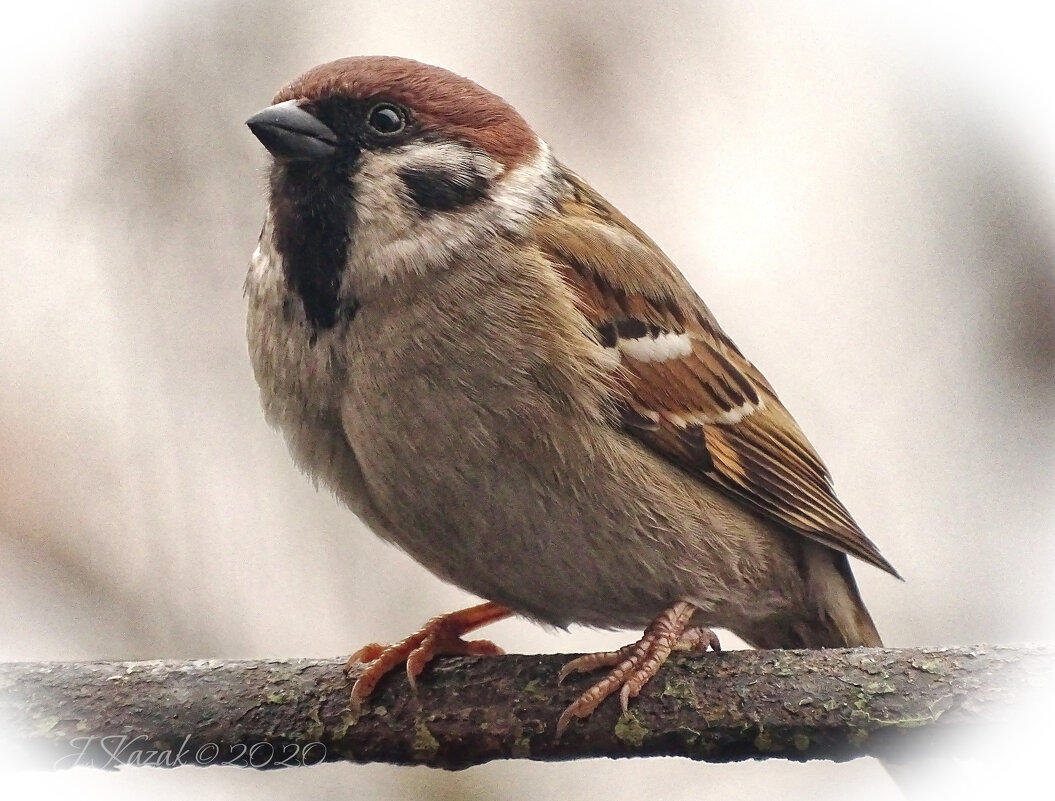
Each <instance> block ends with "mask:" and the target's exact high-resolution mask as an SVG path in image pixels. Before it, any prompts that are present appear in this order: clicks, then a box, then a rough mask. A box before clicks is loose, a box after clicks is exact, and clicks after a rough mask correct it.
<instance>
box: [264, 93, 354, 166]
mask: <svg viewBox="0 0 1055 801" xmlns="http://www.w3.org/2000/svg"><path fill="white" fill-rule="evenodd" d="M245 124H246V125H248V126H249V130H250V131H252V132H253V136H255V137H256V138H257V139H259V140H260V144H262V145H263V146H264V147H266V148H267V149H268V151H269V152H270V153H271V155H272V156H274V157H275V158H276V159H282V160H283V161H313V160H315V159H321V158H325V157H326V156H331V155H333V153H334V152H335V151H336V150H337V134H335V133H334V132H333V131H331V130H330V129H329V128H328V127H326V126H325V125H323V124H322V122H320V121H319V119H318V118H317V117H313V116H312V115H311V114H309V113H308V112H306V111H305V110H304V109H302V108H300V107H299V106H298V105H297V101H296V100H287V101H286V102H285V103H276V104H275V105H273V106H268V107H267V108H266V109H264V110H263V111H259V112H257V113H256V114H254V115H253V116H252V117H250V118H249V119H248V120H246V121H245Z"/></svg>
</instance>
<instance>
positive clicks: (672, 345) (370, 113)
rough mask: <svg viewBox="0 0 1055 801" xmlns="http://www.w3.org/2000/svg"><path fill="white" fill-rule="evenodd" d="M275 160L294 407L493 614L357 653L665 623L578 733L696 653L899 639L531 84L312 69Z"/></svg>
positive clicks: (258, 258) (759, 393) (727, 361)
mask: <svg viewBox="0 0 1055 801" xmlns="http://www.w3.org/2000/svg"><path fill="white" fill-rule="evenodd" d="M247 125H248V126H249V129H250V130H251V132H252V133H253V134H254V135H255V136H256V138H257V139H258V140H259V141H260V143H261V144H263V146H264V147H265V148H266V149H267V150H268V151H269V153H270V155H271V160H270V167H269V173H268V204H267V215H266V219H265V222H264V225H263V229H262V231H261V233H260V239H259V244H258V246H257V248H256V251H255V252H254V254H253V257H252V261H251V265H250V268H249V273H248V276H247V278H246V282H245V293H246V296H247V298H248V322H247V333H248V343H249V354H250V358H251V361H252V365H253V370H254V373H255V377H256V380H257V382H258V384H259V387H260V397H261V403H262V406H263V411H264V415H265V417H266V419H267V420H268V421H269V422H270V423H271V424H272V425H274V426H276V427H277V428H278V429H279V430H280V431H281V432H282V434H283V435H284V437H285V440H286V442H287V444H288V446H289V450H290V452H291V454H292V457H293V459H294V461H295V462H296V464H297V465H299V466H300V468H301V469H302V470H303V471H305V472H306V473H307V474H308V475H309V476H310V477H311V478H312V479H313V480H315V481H316V482H318V483H321V484H323V485H325V486H327V487H329V488H330V489H331V490H332V491H333V492H334V493H335V494H336V496H337V498H338V499H339V500H340V501H341V502H343V503H344V504H345V505H347V506H348V508H349V509H351V511H352V512H354V513H355V514H356V515H357V516H358V517H359V518H360V519H361V520H362V521H363V522H364V523H365V524H366V525H367V526H368V527H369V528H370V529H372V530H373V531H374V532H375V533H376V534H377V535H378V536H380V537H381V538H383V539H384V540H387V541H389V542H391V543H394V544H395V545H397V546H398V547H400V548H402V549H403V550H404V551H406V552H407V553H408V554H409V555H410V556H412V557H413V558H414V559H416V560H417V561H418V562H419V563H421V564H422V565H423V566H425V567H426V568H427V569H428V570H430V571H431V572H432V573H434V574H435V575H437V576H438V577H440V578H441V579H443V580H446V581H448V582H451V583H453V584H455V585H457V586H459V587H461V588H463V589H465V590H467V591H468V592H470V593H473V594H475V595H477V596H479V597H480V598H483V599H486V602H485V603H482V604H480V605H477V606H474V607H472V608H469V609H464V610H461V611H457V612H453V613H450V614H446V615H442V616H440V617H436V618H434V619H432V620H430V621H429V622H428V623H426V624H425V626H424V627H423V628H422V629H421V630H420V631H418V632H416V633H414V634H412V635H411V636H409V637H407V638H406V639H404V640H402V641H401V642H399V643H396V644H394V645H389V646H382V645H378V644H376V643H375V644H371V645H368V646H366V647H365V648H362V649H360V651H358V652H357V653H356V654H353V656H352V658H351V659H350V660H349V667H348V669H349V671H351V669H352V668H353V666H358V670H359V675H358V678H357V680H356V681H355V684H354V686H353V688H352V690H351V698H352V704H353V706H356V707H357V706H358V705H359V704H361V703H362V701H363V700H364V699H365V698H368V697H369V696H370V694H371V693H372V692H373V690H374V688H375V687H376V685H377V683H378V682H379V681H380V680H381V679H382V678H383V677H384V676H385V675H386V674H387V673H389V672H390V671H391V670H393V669H394V668H396V667H397V666H399V665H402V664H405V666H406V671H407V675H408V676H409V677H410V680H411V684H412V685H413V684H414V681H415V679H416V678H417V677H418V676H419V674H420V673H421V671H422V670H423V669H424V667H425V666H426V665H427V663H428V662H429V661H430V660H431V659H432V658H433V657H435V656H436V655H440V654H495V653H501V650H500V649H499V648H498V647H497V646H496V645H494V644H493V643H491V642H489V641H486V640H467V639H465V638H464V635H466V634H468V633H469V632H471V631H473V630H475V629H477V628H479V627H480V626H483V625H485V624H488V623H492V622H494V621H497V620H501V619H503V618H506V617H509V616H510V615H521V616H524V617H526V618H529V619H532V620H534V621H538V622H541V623H543V624H548V625H550V626H556V627H565V626H568V625H569V624H571V623H579V624H583V625H585V626H592V627H600V628H606V629H624V628H632V629H638V630H642V631H643V634H642V636H641V638H640V639H639V640H638V641H637V642H635V643H633V644H631V645H628V646H627V647H625V648H623V649H621V650H619V651H615V652H611V653H603V654H590V655H586V656H583V657H580V658H578V659H575V660H573V661H572V662H570V663H569V664H568V665H567V666H565V668H564V670H563V671H562V672H561V675H560V677H559V678H560V679H561V680H563V679H564V678H565V677H566V676H568V675H570V674H572V673H579V672H585V671H595V670H598V669H601V668H606V669H607V672H606V673H605V674H604V677H603V678H601V680H600V681H598V682H597V683H595V684H593V685H592V686H590V687H589V688H588V689H586V690H585V691H584V692H583V693H582V694H581V695H580V696H579V697H578V698H577V700H576V701H575V702H574V703H572V704H571V705H570V706H569V707H568V708H567V709H566V710H565V711H564V713H563V714H562V715H561V716H560V718H559V720H558V723H557V734H558V736H559V735H560V734H561V733H563V732H564V730H565V729H566V728H567V727H568V725H569V724H570V723H571V722H572V721H573V720H574V719H576V718H583V717H586V716H588V715H589V714H591V713H592V712H593V710H594V709H596V708H597V706H598V705H599V704H600V703H601V702H602V701H603V700H604V699H605V698H606V697H608V696H610V695H612V694H615V693H618V694H619V696H620V699H621V703H622V707H623V709H624V710H626V708H627V704H628V701H629V699H630V698H632V697H634V696H636V695H637V694H638V693H639V692H640V691H641V689H642V688H643V687H644V686H645V684H646V683H647V682H648V681H649V679H650V678H651V677H652V676H654V675H655V674H656V672H657V671H658V670H659V668H660V667H661V666H662V664H663V662H664V661H665V660H666V659H667V657H668V656H669V654H670V653H671V651H672V650H675V649H686V650H692V651H697V652H702V651H706V650H707V649H708V648H711V649H713V650H717V649H719V647H720V646H719V643H718V639H717V637H715V635H714V634H713V633H712V631H711V628H722V629H727V630H731V631H733V632H734V633H736V634H737V635H739V636H740V637H741V638H743V639H744V640H745V641H747V642H748V643H749V644H751V645H754V646H756V647H761V648H818V647H839V646H850V647H852V646H880V645H882V641H881V639H880V637H879V633H878V632H877V630H876V627H875V625H874V624H873V622H872V619H871V617H870V616H869V614H868V611H867V610H866V608H865V606H864V603H863V601H862V600H861V596H860V594H859V592H858V589H857V585H856V582H855V580H854V576H853V574H852V572H851V570H850V564H849V561H848V559H847V556H848V555H850V556H854V557H857V558H858V559H861V560H863V561H864V562H867V563H869V564H871V565H874V566H876V567H878V568H880V569H881V570H885V571H887V572H888V573H891V574H893V575H895V576H897V572H896V571H895V570H894V568H893V566H892V565H891V564H890V563H889V562H888V561H887V560H886V559H885V558H884V557H883V556H882V555H880V553H879V551H878V549H877V548H876V546H875V545H874V544H873V543H872V542H871V541H870V540H869V539H868V538H867V537H866V536H865V535H864V533H863V532H862V531H861V529H860V528H859V527H858V525H857V524H856V523H855V522H854V520H853V518H852V517H851V516H850V514H849V512H848V511H847V510H846V508H845V507H844V506H843V504H842V503H841V502H840V501H839V500H838V498H837V497H836V496H835V493H834V491H833V488H832V482H831V478H830V476H829V473H828V470H827V469H826V467H825V465H824V463H823V462H822V461H821V459H820V457H819V456H818V455H817V452H816V451H815V450H814V449H813V447H812V446H811V445H810V443H809V442H808V441H807V440H806V437H805V435H804V434H803V433H802V431H801V429H800V428H799V426H798V425H797V424H796V422H795V421H794V419H792V417H791V415H790V414H789V413H788V411H787V410H786V409H785V408H784V406H783V405H782V404H781V402H780V400H779V399H778V397H777V395H776V392H775V391H774V390H773V387H772V386H771V385H770V384H769V382H768V381H767V380H766V379H765V377H764V376H763V375H762V373H761V372H759V371H758V369H757V368H755V366H754V365H753V364H751V362H749V361H748V360H747V359H746V358H744V356H743V355H742V354H741V353H740V351H739V350H738V349H737V347H736V345H735V344H734V343H733V341H732V340H731V339H730V338H729V336H728V335H727V334H726V333H725V332H724V331H723V330H722V328H721V327H720V326H719V325H718V322H717V321H716V320H715V317H714V315H713V314H712V313H711V312H710V310H709V309H708V308H707V306H706V305H705V304H704V302H703V301H702V300H701V299H700V298H699V296H698V295H697V294H696V292H695V291H694V290H693V288H692V287H691V286H690V285H689V283H688V281H687V280H686V279H685V278H684V276H682V274H681V273H680V272H679V271H678V269H677V268H676V267H675V266H674V264H673V263H672V262H671V261H670V259H668V258H667V256H666V255H664V253H663V251H661V250H660V248H659V247H658V246H657V245H656V244H655V243H654V242H653V241H652V240H651V239H649V238H648V236H646V235H645V234H644V233H643V232H642V231H641V230H640V229H639V228H638V227H637V226H636V225H634V224H633V223H632V222H630V220H628V219H627V218H626V217H624V216H623V215H622V214H621V213H620V212H619V211H617V210H616V208H615V207H614V206H612V205H611V204H610V203H609V202H608V201H607V200H605V199H604V198H603V197H601V195H599V194H598V193H597V192H596V191H594V190H593V189H592V188H591V187H590V186H589V184H587V183H586V182H585V181H584V180H583V179H582V178H580V177H579V176H578V175H576V174H575V173H574V172H572V171H571V170H570V169H568V168H567V167H566V166H564V165H563V164H562V163H561V162H560V161H558V160H557V159H556V158H555V157H554V156H553V154H552V152H551V151H550V148H549V147H548V145H547V144H546V143H545V142H544V141H543V140H542V139H540V138H539V136H538V135H536V133H535V132H534V131H533V130H532V129H531V127H530V126H529V125H528V124H527V123H526V122H525V121H524V119H523V118H522V117H521V116H520V114H518V113H517V112H516V110H515V109H514V108H513V107H512V106H510V105H509V104H508V103H507V102H506V101H504V100H502V99H501V98H500V97H498V96H496V95H494V94H492V93H491V92H489V91H487V90H486V89H483V88H482V87H480V86H478V85H477V84H475V83H473V82H472V81H470V80H468V79H466V78H463V77H460V76H458V75H456V74H454V73H451V72H448V71H447V70H444V69H441V68H438V67H433V66H428V65H425V64H421V63H418V62H416V61H411V60H408V59H404V58H394V57H386V56H369V57H354V58H345V59H340V60H338V61H334V62H331V63H328V64H323V65H321V66H318V67H315V68H314V69H311V70H309V71H308V72H306V73H305V74H303V75H302V76H300V77H299V78H297V79H296V80H294V81H293V82H292V83H290V84H288V85H286V86H285V87H284V88H283V89H282V90H281V91H280V92H279V93H278V95H277V96H276V97H275V98H274V101H273V104H272V105H271V106H269V107H268V108H266V109H264V110H263V111H261V112H259V113H257V114H255V115H253V116H252V117H250V118H249V120H248V121H247Z"/></svg>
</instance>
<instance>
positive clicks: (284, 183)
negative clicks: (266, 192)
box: [271, 163, 355, 331]
mask: <svg viewBox="0 0 1055 801" xmlns="http://www.w3.org/2000/svg"><path fill="white" fill-rule="evenodd" d="M271 208H272V212H273V214H274V226H275V247H276V248H277V249H278V252H279V253H280V254H281V255H282V264H283V268H284V270H285V274H286V281H287V282H288V284H289V287H290V288H291V289H292V290H293V291H294V292H295V293H296V294H297V296H298V297H299V298H300V299H301V301H302V302H303V304H304V314H305V316H306V317H307V319H308V323H309V324H310V325H311V326H312V328H314V329H315V330H316V331H318V330H320V329H321V330H325V329H329V328H333V326H334V325H336V323H337V321H338V316H339V312H340V292H341V276H342V275H343V274H344V271H345V269H346V267H347V264H348V246H349V240H350V238H351V232H352V230H353V229H354V227H355V220H354V215H355V204H354V202H353V198H352V190H351V185H350V182H349V181H348V180H347V177H346V176H342V174H341V172H340V171H335V170H333V169H327V168H326V167H324V166H322V165H313V164H296V163H294V164H286V165H278V164H276V165H275V166H274V168H273V169H272V171H271ZM352 306H353V308H354V306H355V304H354V302H353V304H352Z"/></svg>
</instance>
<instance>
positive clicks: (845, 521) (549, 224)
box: [539, 172, 897, 576]
mask: <svg viewBox="0 0 1055 801" xmlns="http://www.w3.org/2000/svg"><path fill="white" fill-rule="evenodd" d="M567 177H568V181H569V183H570V186H571V194H570V196H569V197H568V198H566V199H565V201H564V203H563V207H562V209H561V213H560V214H557V215H553V216H552V217H551V218H549V219H548V220H547V221H545V222H544V223H543V224H542V225H541V228H540V229H539V242H540V245H541V247H542V250H543V252H544V253H545V254H546V255H547V257H548V258H550V259H551V260H552V262H553V264H554V265H555V266H556V268H557V270H558V271H559V272H560V274H561V276H562V277H563V278H564V280H565V281H566V283H567V284H568V286H569V287H571V289H572V290H573V291H574V295H575V298H576V301H577V303H578V307H579V308H580V310H581V311H582V313H583V314H584V315H585V316H586V318H587V319H588V320H589V321H590V322H591V323H592V324H593V325H594V326H595V328H596V330H597V332H598V340H599V341H600V342H601V344H602V345H605V346H606V347H619V348H620V357H621V363H622V366H623V370H622V371H621V374H620V377H619V386H620V388H621V390H622V392H623V398H622V399H621V400H622V402H623V412H624V413H623V418H622V424H623V427H624V429H625V430H626V431H627V432H629V433H630V434H631V435H633V436H635V437H637V438H638V439H640V440H641V441H642V442H644V443H645V444H646V445H648V446H649V447H650V448H652V449H653V450H655V451H656V452H657V453H659V454H661V455H662V456H664V457H666V458H668V459H670V460H671V461H672V462H674V463H675V464H678V465H679V466H681V467H682V468H683V469H685V470H687V471H688V472H690V473H692V474H694V475H697V476H699V477H700V478H702V479H705V480H708V481H712V482H714V483H716V484H717V485H718V486H720V487H721V488H722V489H724V490H725V491H727V492H729V493H730V494H732V495H734V496H736V497H737V498H739V499H740V500H742V501H743V502H744V503H745V504H746V505H748V506H750V507H752V508H754V509H755V510H756V511H757V512H759V513H760V514H762V515H764V516H766V517H768V518H770V519H771V520H775V521H777V522H778V523H781V524H783V525H785V526H787V527H788V528H790V529H791V530H793V531H796V532H798V533H799V534H801V535H803V536H806V537H809V538H811V539H814V540H817V541H818V542H821V543H823V544H825V545H827V546H829V547H832V548H835V549H837V550H840V551H843V552H845V553H849V554H853V555H854V556H857V557H859V558H861V559H863V560H864V561H866V562H869V563H871V564H873V565H875V566H876V567H879V568H882V569H883V570H886V571H887V572H889V573H892V574H894V575H895V576H896V575H897V571H896V570H894V568H893V566H892V565H891V564H890V563H889V562H888V561H887V560H886V559H884V558H883V556H882V555H881V554H880V553H879V550H878V549H877V548H876V546H875V545H874V544H873V543H872V542H871V541H870V540H869V539H868V538H867V537H866V536H865V535H864V533H863V532H862V531H861V529H860V528H859V527H858V526H857V524H856V523H855V522H854V520H853V518H852V517H851V516H850V513H849V512H848V511H847V510H846V508H845V507H844V506H843V505H842V503H841V502H840V501H839V499H838V498H836V497H835V493H834V492H833V490H832V486H831V479H830V477H829V474H828V471H827V469H826V468H825V466H824V463H823V462H822V461H821V459H820V457H819V456H818V455H817V453H816V451H814V449H813V447H812V446H811V445H810V444H809V442H808V441H807V440H806V437H805V435H804V434H803V433H802V431H801V430H800V429H799V427H798V424H796V423H795V421H794V419H792V417H791V415H790V414H789V413H788V411H787V410H786V409H785V408H784V406H783V405H782V404H781V403H780V401H779V400H778V399H777V396H776V394H775V393H774V392H773V388H772V387H771V386H770V385H769V382H768V381H766V379H765V378H764V377H763V376H762V374H761V373H760V372H759V371H758V370H757V369H756V368H755V367H754V365H752V364H751V363H750V362H749V361H748V360H747V359H745V358H744V357H743V355H742V354H741V353H740V351H739V350H737V348H736V346H735V345H734V344H733V342H732V341H731V340H730V339H729V337H728V336H726V334H725V332H723V331H722V330H721V328H720V327H719V326H718V323H717V321H716V320H715V319H714V316H713V315H712V314H711V313H710V311H709V310H708V309H707V307H706V306H705V305H704V303H703V301H702V300H700V298H699V297H698V296H697V295H696V293H695V292H694V291H693V289H692V287H691V286H690V285H689V284H688V282H687V281H686V280H685V278H684V277H683V276H682V275H681V273H680V272H678V270H677V269H676V268H675V267H674V265H673V264H672V263H671V262H670V261H669V260H668V259H667V258H666V256H664V255H663V253H662V251H660V249H659V248H658V247H657V246H656V245H655V243H653V242H652V241H651V240H650V239H649V238H648V237H647V236H646V235H645V234H644V233H642V232H641V231H640V230H639V229H638V228H637V227H636V226H635V225H634V224H633V223H631V222H630V221H629V220H627V219H626V218H625V217H624V216H623V215H622V214H620V213H619V212H618V211H617V210H616V209H615V208H613V207H612V206H610V205H609V204H608V203H607V202H606V201H605V200H604V199H603V198H601V197H600V196H599V195H597V193H595V192H594V191H593V190H592V189H590V188H589V187H588V186H587V185H586V184H585V183H583V182H582V181H581V180H580V179H579V178H578V177H577V176H575V175H574V174H572V173H570V172H569V173H568V176H567ZM660 336H663V337H668V339H667V340H663V341H664V342H673V343H675V344H676V345H677V347H676V349H674V350H671V351H670V352H668V353H663V352H657V351H656V350H655V347H656V346H657V345H658V342H659V340H657V337H660ZM670 337H673V339H669V338H670ZM648 338H651V342H650V341H648ZM634 342H637V343H641V344H644V345H646V346H651V347H652V348H653V350H645V351H642V350H640V349H635V348H633V347H630V346H628V347H626V349H625V350H624V349H623V345H624V344H627V343H629V344H630V345H632V344H633V343H634ZM635 355H636V356H638V357H639V358H635Z"/></svg>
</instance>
